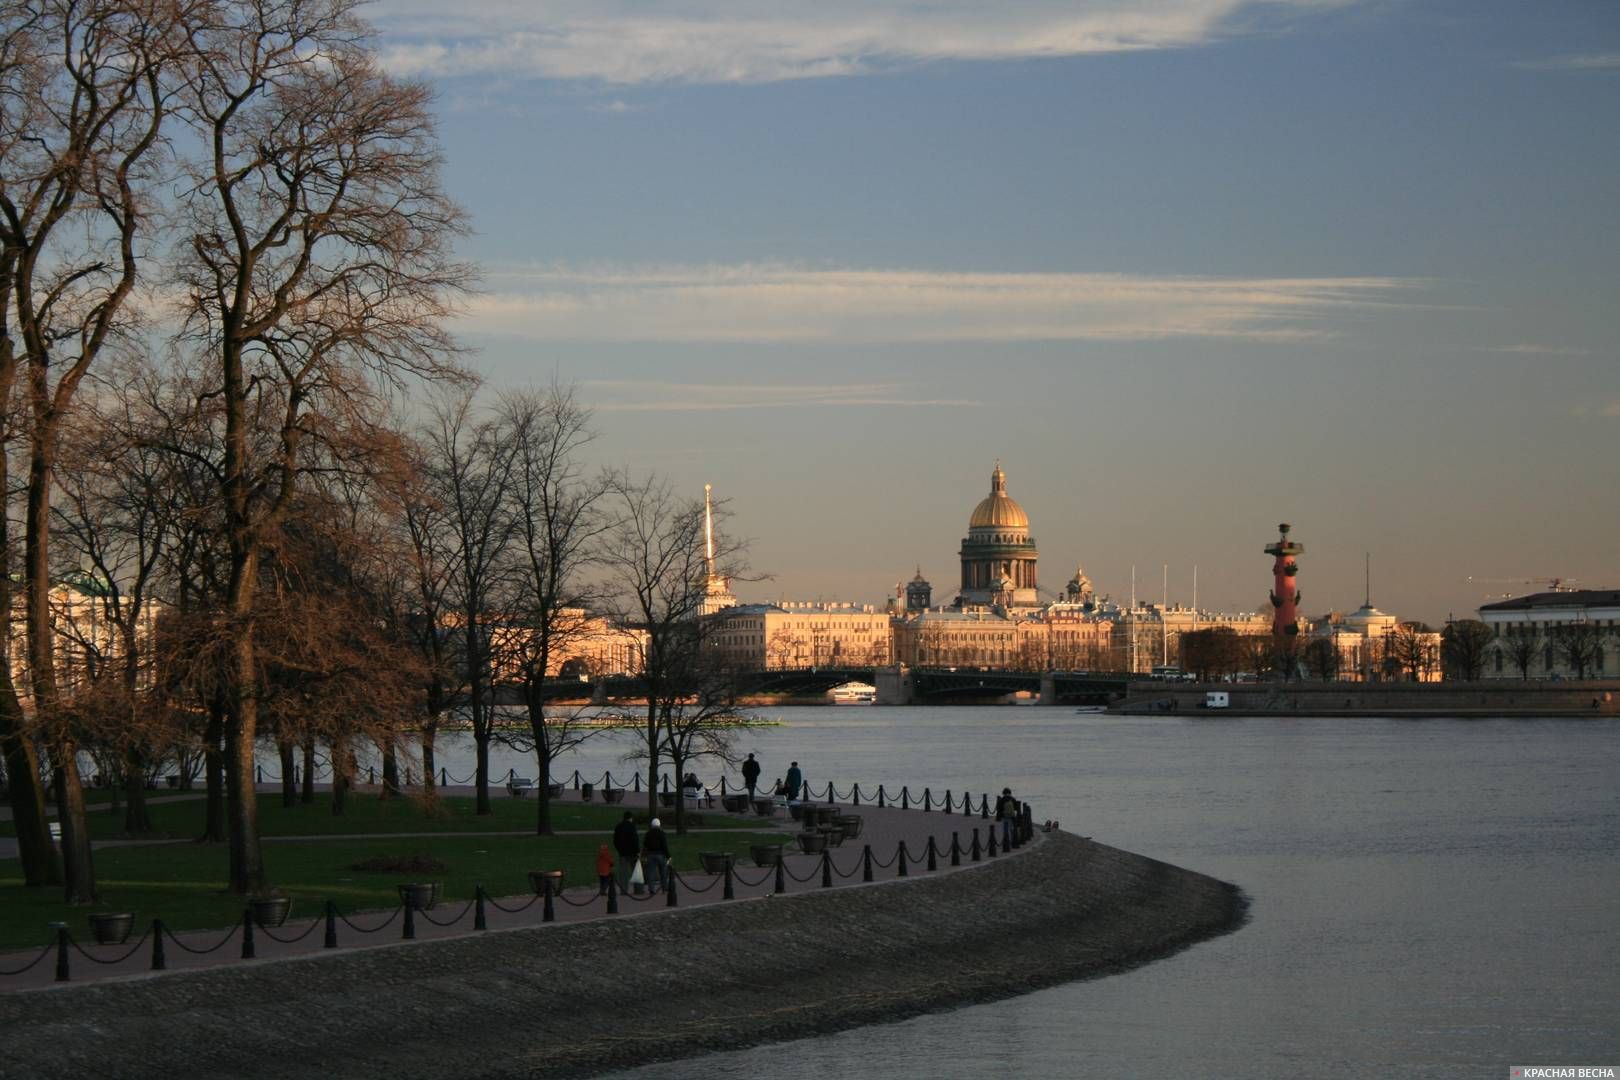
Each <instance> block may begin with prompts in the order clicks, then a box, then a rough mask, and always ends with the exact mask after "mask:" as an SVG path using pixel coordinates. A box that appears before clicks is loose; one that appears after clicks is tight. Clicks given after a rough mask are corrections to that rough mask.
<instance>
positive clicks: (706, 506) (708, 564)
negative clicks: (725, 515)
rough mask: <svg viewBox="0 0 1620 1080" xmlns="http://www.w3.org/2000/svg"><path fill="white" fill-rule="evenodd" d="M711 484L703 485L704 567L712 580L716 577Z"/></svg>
mask: <svg viewBox="0 0 1620 1080" xmlns="http://www.w3.org/2000/svg"><path fill="white" fill-rule="evenodd" d="M709 492H710V485H708V484H704V485H703V568H704V569H705V570H707V571H708V574H709V578H710V580H713V578H714V504H713V502H712V501H711V500H710V498H709Z"/></svg>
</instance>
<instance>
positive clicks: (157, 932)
mask: <svg viewBox="0 0 1620 1080" xmlns="http://www.w3.org/2000/svg"><path fill="white" fill-rule="evenodd" d="M168 967H169V958H168V957H167V956H165V955H164V953H163V920H162V919H153V920H152V970H153V971H167V970H168Z"/></svg>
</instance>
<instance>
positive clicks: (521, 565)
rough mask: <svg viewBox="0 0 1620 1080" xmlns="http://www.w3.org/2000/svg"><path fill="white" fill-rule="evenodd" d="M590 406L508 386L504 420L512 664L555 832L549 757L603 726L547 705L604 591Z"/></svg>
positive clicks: (546, 820)
mask: <svg viewBox="0 0 1620 1080" xmlns="http://www.w3.org/2000/svg"><path fill="white" fill-rule="evenodd" d="M589 422H590V413H589V412H588V411H587V410H586V409H585V408H584V407H582V406H581V405H580V404H579V403H578V401H577V400H576V399H575V396H574V392H573V390H572V389H570V388H567V387H563V386H559V385H557V384H555V383H554V384H553V385H552V386H551V387H549V388H548V389H547V390H546V391H544V392H539V393H537V392H533V391H530V392H525V393H520V394H512V395H509V396H507V397H506V398H505V399H503V400H502V402H501V408H500V427H501V429H502V431H503V438H504V439H505V440H509V441H510V443H511V446H512V463H511V482H510V486H509V490H508V504H509V506H508V509H509V513H510V516H511V519H512V521H513V523H514V527H515V532H514V537H513V541H514V547H515V551H516V555H515V563H516V566H515V567H514V570H513V587H514V591H513V597H514V602H513V604H512V617H513V619H514V621H515V622H516V624H517V629H518V630H519V633H518V634H516V635H514V636H513V638H512V644H513V648H512V649H511V651H510V654H509V656H508V658H507V664H506V666H507V668H508V669H509V670H511V671H512V672H513V673H514V674H515V675H516V676H517V679H518V681H519V683H520V684H521V686H522V690H523V704H524V708H525V710H526V711H527V713H528V720H529V743H530V746H531V748H532V750H533V752H534V755H535V764H536V768H537V770H538V774H539V778H540V791H539V798H538V799H537V804H538V805H537V817H536V821H535V829H536V831H537V832H538V833H540V834H541V835H549V834H550V833H551V793H550V783H551V763H552V762H553V761H555V760H556V759H557V757H558V756H559V755H561V754H563V753H565V752H567V751H568V750H571V749H573V748H574V747H577V746H579V745H580V744H581V743H583V742H585V741H586V740H588V739H590V738H592V737H594V736H596V735H598V734H601V733H602V732H603V731H604V730H606V729H604V728H603V727H601V726H598V725H595V724H593V723H590V722H589V721H590V719H591V717H590V716H589V714H588V713H587V712H586V711H584V710H579V709H563V710H555V709H554V710H553V711H551V712H548V711H547V697H548V695H547V679H548V678H549V677H550V676H551V675H552V674H554V669H555V668H556V667H557V666H558V661H559V658H560V657H561V656H562V655H563V653H564V651H565V650H566V649H567V648H568V647H569V645H570V644H572V643H573V642H576V641H578V640H580V639H581V638H582V637H583V636H585V635H586V634H589V633H591V632H592V627H593V624H592V622H591V621H590V619H589V618H588V617H587V613H588V611H589V609H590V608H592V607H593V606H595V604H596V602H597V600H598V597H597V595H596V594H595V592H593V591H592V590H591V589H590V588H589V587H588V585H587V583H586V582H585V580H584V578H583V576H582V572H583V571H584V570H585V569H586V567H587V566H588V565H589V563H590V560H591V557H592V551H591V548H592V545H593V544H594V543H595V542H596V540H597V539H598V537H599V536H600V535H601V534H602V532H603V531H604V530H605V528H606V527H607V525H608V521H607V519H606V517H605V516H604V514H603V513H602V512H601V508H600V506H599V504H600V503H601V501H602V498H603V496H604V494H605V493H606V491H607V482H606V480H605V479H600V478H591V477H587V476H586V475H585V473H584V467H583V465H582V463H581V462H580V451H581V450H582V449H583V448H584V447H585V445H586V444H587V443H589V441H590V440H591V437H592V436H591V431H590V428H589Z"/></svg>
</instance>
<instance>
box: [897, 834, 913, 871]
mask: <svg viewBox="0 0 1620 1080" xmlns="http://www.w3.org/2000/svg"><path fill="white" fill-rule="evenodd" d="M906 860H907V855H906V842H905V841H904V840H902V841H900V850H899V851H898V852H897V853H896V854H895V857H894V861H895V862H896V863H898V864H899V866H900V876H901V877H910V876H911V870H910V868H909V867H907V866H906Z"/></svg>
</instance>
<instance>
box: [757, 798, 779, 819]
mask: <svg viewBox="0 0 1620 1080" xmlns="http://www.w3.org/2000/svg"><path fill="white" fill-rule="evenodd" d="M754 813H756V814H758V815H759V816H760V817H775V816H776V803H775V802H773V801H772V800H770V799H755V800H754Z"/></svg>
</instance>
